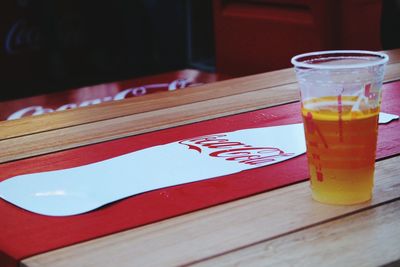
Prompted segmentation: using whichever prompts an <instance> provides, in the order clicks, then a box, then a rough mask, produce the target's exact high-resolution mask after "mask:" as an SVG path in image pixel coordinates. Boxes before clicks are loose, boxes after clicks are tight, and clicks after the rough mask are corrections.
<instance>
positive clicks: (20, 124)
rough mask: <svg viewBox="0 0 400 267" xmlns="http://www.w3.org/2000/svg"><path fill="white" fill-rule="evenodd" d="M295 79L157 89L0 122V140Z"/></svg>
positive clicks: (285, 75) (274, 75)
mask: <svg viewBox="0 0 400 267" xmlns="http://www.w3.org/2000/svg"><path fill="white" fill-rule="evenodd" d="M294 82H295V73H294V70H293V69H283V70H278V71H273V72H267V73H262V74H256V75H251V76H246V77H241V78H236V79H230V80H226V81H220V82H214V83H212V84H205V85H202V86H198V87H192V88H190V89H184V90H177V91H172V92H160V93H157V94H149V95H145V96H141V97H135V98H128V99H124V100H122V101H112V102H105V103H101V104H98V105H93V106H88V107H81V108H79V109H72V110H66V111H59V112H53V113H50V114H44V115H39V116H31V117H25V118H21V119H18V120H12V121H2V122H0V128H1V129H2V130H1V131H0V140H2V139H6V138H11V137H16V136H21V135H27V134H31V133H38V132H43V131H49V130H54V129H61V128H65V127H69V126H75V125H81V124H85V123H90V122H96V121H102V120H107V119H112V118H117V117H123V116H128V115H133V114H139V113H143V112H149V111H155V110H161V109H165V108H171V107H176V106H180V105H185V104H190V103H196V102H201V101H205V100H210V99H216V98H220V97H225V96H230V95H232V96H233V95H238V94H243V93H247V92H251V91H257V90H261V89H266V88H270V87H275V86H281V85H285V84H290V83H294Z"/></svg>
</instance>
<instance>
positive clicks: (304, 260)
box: [191, 199, 400, 267]
mask: <svg viewBox="0 0 400 267" xmlns="http://www.w3.org/2000/svg"><path fill="white" fill-rule="evenodd" d="M399 218H400V199H399V200H397V201H394V202H391V203H388V204H386V205H382V206H378V207H376V208H372V209H368V210H366V211H363V212H359V213H357V214H354V215H352V216H347V217H345V218H340V219H337V220H334V221H332V222H329V223H325V224H322V225H318V226H316V227H311V228H307V229H305V230H302V231H299V232H296V233H292V234H288V235H285V236H283V237H279V238H276V239H273V240H271V241H266V242H262V243H259V244H257V245H254V246H250V247H247V248H244V249H241V250H238V251H235V252H232V253H228V254H225V255H222V256H220V257H216V258H212V259H209V260H205V261H203V262H199V263H197V264H193V265H191V266H193V267H204V266H220V267H224V266H254V267H256V266H260V267H261V266H263V267H264V266H265V267H267V266H327V267H329V266H332V267H336V266H343V267H344V266H360V267H362V266H371V267H372V266H382V265H386V264H389V263H391V262H396V261H398V260H400V245H399V244H400V220H399ZM360 255H362V256H360ZM397 266H398V265H397Z"/></svg>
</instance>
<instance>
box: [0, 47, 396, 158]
mask: <svg viewBox="0 0 400 267" xmlns="http://www.w3.org/2000/svg"><path fill="white" fill-rule="evenodd" d="M399 52H400V50H399ZM274 73H275V74H277V75H278V76H280V75H283V76H285V75H288V74H287V73H286V74H280V72H279V71H277V72H274ZM386 75H387V76H386V79H388V80H390V79H395V77H400V63H397V64H392V65H389V66H388V68H387V71H386ZM252 77H253V78H254V77H258V76H252ZM263 79H264V78H260V79H255V80H251V81H248V88H253V89H254V90H249V89H248V92H243V93H240V94H239V93H238V94H236V93H234V94H232V95H227V96H221V97H218V98H213V99H208V100H207V101H200V99H203V96H201V97H200V98H198V99H192V100H191V101H189V102H193V103H189V104H182V103H183V102H180V105H176V106H172V107H169V108H165V106H164V108H163V109H155V110H152V111H147V112H138V113H135V114H133V115H127V116H122V117H118V116H117V117H115V118H110V119H108V120H101V121H95V122H92V123H86V124H82V125H81V124H79V125H76V126H71V127H67V128H61V129H55V130H52V131H45V132H39V133H35V134H30V135H26V136H19V137H14V138H8V139H4V140H0V151H2V153H1V154H0V163H4V162H8V161H13V160H18V159H23V158H27V157H32V156H38V155H42V154H46V153H51V152H56V151H61V150H65V149H70V148H74V147H79V146H84V145H89V144H95V143H99V142H103V141H107V140H113V139H117V138H122V137H127V136H132V135H136V134H141V133H146V132H150V131H156V130H162V129H166V128H170V127H174V126H180V125H185V124H189V123H193V122H199V121H203V120H208V119H213V118H219V117H223V116H227V115H232V114H237V113H241V112H246V111H252V110H257V109H260V108H266V107H271V106H274V105H279V104H284V103H289V102H293V101H297V100H298V97H299V94H298V88H297V84H296V83H291V84H286V85H282V86H275V87H268V88H265V89H259V88H260V87H261V85H262V83H263V81H264V80H263ZM264 82H265V81H264ZM275 82H276V81H274V83H275ZM258 83H260V84H258ZM246 84H247V83H246V82H244V81H242V82H241V85H240V86H247V85H246ZM210 86H211V85H210ZM240 86H239V87H240ZM211 87H212V86H211ZM215 88H217V89H218V88H222V87H218V86H216V87H215ZM232 88H233V85H232ZM225 89H226V88H225ZM230 89H231V88H230V87H229V90H230ZM194 90H198V91H199V92H202V90H203V89H202V88H198V89H194ZM207 90H208V89H207ZM182 92H183V90H182ZM173 93H179V92H178V91H177V92H172V93H171V94H173ZM231 93H232V92H231ZM172 98H174V97H172ZM166 99H167V100H168V99H169V100H170V99H171V97H167V98H166ZM158 100H160V101H161V99H158ZM122 102H123V101H122ZM157 103H158V102H157ZM111 104H112V103H111ZM117 104H118V103H117ZM118 105H119V104H118ZM147 105H148V106H149V107H150V106H152V105H153V104H151V103H150V104H147ZM92 108H97V107H95V106H93V107H92ZM100 108H101V107H100ZM115 108H119V106H115ZM99 111H101V110H95V112H94V113H97V112H99ZM100 113H101V112H100ZM53 114H57V113H53ZM53 114H49V116H52V115H53ZM65 114H67V115H69V116H75V115H77V114H79V113H73V112H71V113H68V112H66V113H65ZM43 118H45V117H43ZM48 118H49V117H48ZM64 119H65V118H64ZM50 122H52V120H49V123H50ZM7 127H10V126H7V125H6V128H5V129H8V128H7ZM3 129H4V128H3ZM3 129H2V131H1V132H3ZM5 131H7V130H5ZM10 132H12V130H11V129H10Z"/></svg>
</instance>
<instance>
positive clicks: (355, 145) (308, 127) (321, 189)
mask: <svg viewBox="0 0 400 267" xmlns="http://www.w3.org/2000/svg"><path fill="white" fill-rule="evenodd" d="M365 105H366V104H365V103H364V106H363V107H360V103H358V102H357V98H356V97H346V96H339V97H323V98H316V99H312V100H309V101H305V102H304V103H303V107H302V116H303V121H304V128H305V135H306V142H307V158H308V165H309V170H310V175H311V188H312V194H313V198H314V199H315V200H317V201H320V202H324V203H331V204H355V203H359V202H364V201H367V200H369V199H370V198H371V194H372V187H373V177H374V165H375V154H376V142H377V133H378V114H379V108H373V109H368V108H366V106H365ZM360 108H362V111H361V110H360Z"/></svg>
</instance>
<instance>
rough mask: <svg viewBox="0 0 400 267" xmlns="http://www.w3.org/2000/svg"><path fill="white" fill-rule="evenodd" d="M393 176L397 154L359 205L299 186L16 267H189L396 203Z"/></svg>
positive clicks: (380, 166)
mask: <svg viewBox="0 0 400 267" xmlns="http://www.w3.org/2000/svg"><path fill="white" fill-rule="evenodd" d="M399 172H400V156H398V157H394V158H390V159H387V160H384V161H381V162H378V163H377V171H376V181H375V184H376V185H375V190H374V198H373V199H372V201H370V202H367V203H363V204H359V205H353V206H331V205H323V204H320V203H317V202H315V201H313V200H311V197H310V192H309V186H308V182H303V183H299V184H295V185H292V186H288V187H284V188H281V189H278V190H273V191H270V192H266V193H263V194H259V195H256V196H253V197H249V198H245V199H242V200H238V201H234V202H230V203H227V204H224V205H219V206H215V207H212V208H209V209H205V210H202V211H198V212H196V213H190V214H187V215H183V216H179V217H175V218H172V219H169V220H165V221H162V222H159V223H154V224H151V225H147V226H144V227H140V228H136V229H132V230H129V231H125V232H121V233H117V234H114V235H111V236H106V237H103V238H99V239H95V240H92V241H89V242H84V243H80V244H77V245H74V246H70V247H66V248H63V249H59V250H56V251H52V252H48V253H45V254H41V255H38V256H34V257H31V258H28V259H25V260H23V261H22V266H25V267H39V266H41V267H47V266H53V267H64V266H87V267H90V266H97V267H98V266H100V267H101V266H111V265H114V266H120V267H124V266H178V265H185V264H190V263H193V262H198V261H201V260H203V259H206V258H209V257H213V256H215V255H219V254H223V253H226V252H229V251H232V250H235V249H238V248H241V247H245V246H249V245H251V244H255V243H258V242H262V241H264V240H269V239H272V238H276V237H279V236H282V235H285V234H287V233H291V232H294V231H298V230H301V229H304V228H307V227H311V226H313V225H316V224H320V223H323V222H326V221H329V220H334V219H336V218H339V217H343V216H345V215H350V214H352V213H354V212H359V211H362V210H366V209H370V208H372V207H374V206H377V205H381V204H382V203H385V202H388V201H392V200H394V199H398V198H399V197H400V186H399V181H398V173H399Z"/></svg>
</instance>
